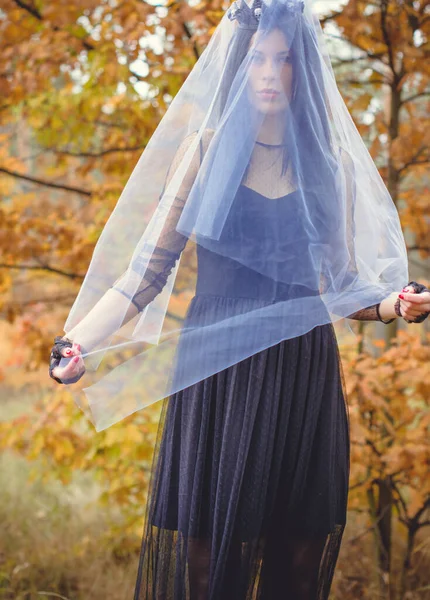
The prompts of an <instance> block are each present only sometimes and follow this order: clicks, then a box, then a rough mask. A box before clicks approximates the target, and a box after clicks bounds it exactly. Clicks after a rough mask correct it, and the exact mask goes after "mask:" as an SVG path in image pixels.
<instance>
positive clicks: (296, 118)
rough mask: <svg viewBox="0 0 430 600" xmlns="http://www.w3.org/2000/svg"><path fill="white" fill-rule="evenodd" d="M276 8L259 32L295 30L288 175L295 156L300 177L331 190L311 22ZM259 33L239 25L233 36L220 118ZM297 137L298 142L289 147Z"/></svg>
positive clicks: (331, 165) (291, 42)
mask: <svg viewBox="0 0 430 600" xmlns="http://www.w3.org/2000/svg"><path fill="white" fill-rule="evenodd" d="M275 11H276V14H273V15H271V19H270V20H271V23H270V24H265V23H264V19H262V22H261V24H260V26H259V29H258V32H259V33H260V32H261V34H262V35H263V36H264V35H268V34H269V33H271V32H272V31H274V30H275V29H278V30H280V31H281V33H283V34H284V35H285V32H286V30H291V31H293V32H294V34H293V36H292V39H291V40H288V42H289V46H290V52H291V57H292V67H293V80H292V88H293V89H292V99H291V102H290V110H291V113H290V114H291V116H292V120H293V122H292V123H286V127H285V131H284V136H283V144H284V145H285V151H284V156H283V169H282V171H283V174H285V172H286V170H287V168H288V163H289V160H291V161H292V166H293V170H294V172H295V173H296V175H297V176H298V177H300V178H301V179H302V182H301V183H303V184H305V185H306V182H309V183H311V184H312V188H313V189H315V187H316V186H317V187H318V188H319V187H321V189H322V190H325V191H327V192H328V191H329V189H332V186H330V185H329V183H330V181H329V180H328V178H329V177H330V175H332V172H333V168H334V162H333V161H334V157H333V154H332V144H331V135H330V126H329V119H328V114H327V107H326V100H325V98H324V85H323V75H322V65H321V58H320V54H319V52H318V49H317V41H316V39H315V36H314V34H313V32H312V29H311V27H310V26H309V24H308V23H307V21H306V19H305V18H304V17H303V16H302V15H301V14H300V15H294V16H293V17H292V16H291V13H288V12H287V9H286V8H285V5H278V8H277V9H275ZM255 33H256V30H253V29H246V28H242V27H238V28H237V30H236V32H235V34H234V35H233V37H232V39H231V42H230V48H229V49H228V54H227V59H226V64H225V68H224V74H223V80H222V84H221V88H220V90H219V94H218V98H217V103H216V112H217V117H218V118H219V117H220V116H221V115H222V114H223V112H224V110H226V108H227V107H228V106H229V105H230V103H229V97H231V96H234V94H235V93H236V91H237V90H236V89H235V88H236V85H235V79H236V76H237V75H238V73H240V71H241V68H243V62H244V59H245V57H246V56H247V53H248V52H249V48H250V45H251V41H252V37H253V36H254V34H255ZM239 79H240V77H239ZM244 126H246V122H244ZM291 126H292V127H293V128H294V130H295V135H293V136H291V135H288V132H289V131H290V128H291ZM291 140H293V142H291ZM295 142H296V147H295V148H293V147H291V144H292V143H295ZM300 156H306V161H304V163H303V164H299V163H300V160H299V159H300ZM330 179H332V177H330ZM318 180H319V181H318Z"/></svg>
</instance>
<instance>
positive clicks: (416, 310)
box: [400, 300, 424, 317]
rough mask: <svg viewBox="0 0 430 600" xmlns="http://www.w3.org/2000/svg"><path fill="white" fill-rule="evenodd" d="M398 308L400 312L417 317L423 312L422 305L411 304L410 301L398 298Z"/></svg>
mask: <svg viewBox="0 0 430 600" xmlns="http://www.w3.org/2000/svg"><path fill="white" fill-rule="evenodd" d="M400 308H401V311H402V314H408V315H412V316H414V317H419V316H420V315H421V314H422V313H423V312H424V311H423V309H422V307H420V306H417V305H416V304H412V302H404V301H402V300H400Z"/></svg>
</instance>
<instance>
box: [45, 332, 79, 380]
mask: <svg viewBox="0 0 430 600" xmlns="http://www.w3.org/2000/svg"><path fill="white" fill-rule="evenodd" d="M72 346H73V342H72V341H71V340H69V339H68V338H64V337H62V336H61V335H57V336H56V337H55V339H54V346H53V348H52V350H51V355H50V358H49V376H50V377H51V378H52V379H55V381H56V382H57V383H65V384H66V385H67V384H69V383H76V382H77V381H79V379H80V378H81V377H82V375H83V374H84V372H85V371H83V372H82V373H79V374H78V375H76V376H75V377H72V378H70V379H60V378H59V377H56V376H55V375H54V374H53V371H54V369H55V367H58V365H59V364H60V361H61V360H64V361H66V364H68V363H69V362H70V360H74V359H75V358H77V359H79V357H78V356H75V355H71V356H70V358H67V357H65V356H63V354H62V351H63V350H64V348H71V347H72ZM75 362H77V361H75Z"/></svg>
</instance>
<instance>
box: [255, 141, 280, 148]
mask: <svg viewBox="0 0 430 600" xmlns="http://www.w3.org/2000/svg"><path fill="white" fill-rule="evenodd" d="M255 143H256V144H259V145H260V146H264V147H265V148H285V146H286V145H287V144H265V143H264V142H259V141H258V140H255Z"/></svg>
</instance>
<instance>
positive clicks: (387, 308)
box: [379, 292, 399, 321]
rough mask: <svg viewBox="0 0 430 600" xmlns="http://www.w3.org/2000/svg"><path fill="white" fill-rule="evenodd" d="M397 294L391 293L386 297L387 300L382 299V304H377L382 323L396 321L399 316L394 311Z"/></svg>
mask: <svg viewBox="0 0 430 600" xmlns="http://www.w3.org/2000/svg"><path fill="white" fill-rule="evenodd" d="M397 298H398V294H396V293H395V292H393V293H392V294H390V295H389V296H388V298H384V300H382V302H381V303H380V304H379V314H380V316H381V319H383V320H384V321H389V320H390V319H398V318H399V315H398V314H397V313H396V310H395V303H396V301H397Z"/></svg>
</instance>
